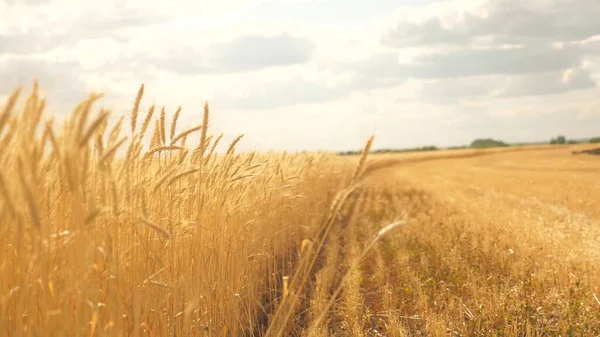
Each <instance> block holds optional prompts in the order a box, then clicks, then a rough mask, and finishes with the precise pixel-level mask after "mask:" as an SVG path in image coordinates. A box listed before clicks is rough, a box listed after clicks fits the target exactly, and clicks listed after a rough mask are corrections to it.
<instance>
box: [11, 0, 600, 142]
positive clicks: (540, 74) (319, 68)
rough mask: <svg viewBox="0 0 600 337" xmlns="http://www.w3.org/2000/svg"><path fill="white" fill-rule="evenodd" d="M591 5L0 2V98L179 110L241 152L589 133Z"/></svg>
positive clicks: (342, 0)
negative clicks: (17, 94) (20, 94)
mask: <svg viewBox="0 0 600 337" xmlns="http://www.w3.org/2000/svg"><path fill="white" fill-rule="evenodd" d="M598 18H600V2H599V1H598V0H568V1H567V0H528V1H520V0H493V1H492V0H446V1H444V0H441V1H440V0H438V1H434V0H393V1H390V0H220V1H218V2H217V1H211V2H209V1H204V0H202V1H190V0H182V1H177V2H171V1H167V0H143V1H139V0H133V1H124V0H107V1H102V2H100V1H74V0H0V102H4V101H5V99H6V97H7V95H8V94H9V93H10V92H11V91H12V90H14V89H15V88H17V87H20V86H23V87H26V88H30V87H31V85H32V83H33V81H34V79H35V78H37V79H38V80H39V83H40V87H41V89H42V90H43V93H44V95H45V96H46V97H47V100H48V104H47V106H48V110H49V113H51V114H53V115H57V116H65V115H67V114H69V113H70V111H71V110H72V108H73V107H74V106H75V105H76V104H77V103H78V102H80V101H81V100H82V99H84V98H85V97H86V96H87V95H88V94H89V93H91V92H102V93H104V98H103V99H102V101H101V104H102V105H103V106H104V107H106V108H109V109H110V110H111V111H112V116H113V118H114V119H116V116H119V115H121V114H129V111H130V110H131V107H132V105H133V100H134V98H135V95H136V93H137V90H138V88H139V86H140V85H141V84H142V83H144V85H145V96H144V100H143V104H142V108H144V109H147V108H148V107H149V106H150V105H151V104H156V105H158V106H164V107H165V109H166V110H167V112H169V113H171V114H172V113H173V112H174V111H175V110H176V109H177V107H178V106H182V114H181V117H180V122H179V127H178V129H181V130H183V129H185V128H187V127H191V126H195V125H197V124H199V123H200V122H201V120H202V106H203V104H204V103H205V102H208V103H209V105H210V107H211V123H210V126H209V127H210V130H212V133H215V134H217V133H224V134H225V136H224V139H225V140H227V139H232V138H234V137H235V136H237V135H238V134H241V133H243V134H244V135H245V136H244V138H243V141H242V142H241V143H240V147H241V148H243V149H245V150H278V151H279V150H288V151H297V150H309V151H312V150H333V151H339V150H353V149H357V148H360V147H361V146H362V145H363V144H364V143H365V141H366V139H367V138H368V137H369V136H370V135H372V134H374V135H375V137H376V138H375V144H374V147H375V148H406V147H415V146H424V145H437V146H452V145H463V144H468V143H470V142H471V141H472V140H473V139H475V138H482V137H486V138H487V137H493V138H497V139H501V140H504V141H507V142H527V141H544V140H549V139H550V138H552V137H555V136H557V135H559V134H561V135H565V136H567V138H586V137H592V136H600V89H599V88H598V86H597V83H598V81H599V80H600V20H598Z"/></svg>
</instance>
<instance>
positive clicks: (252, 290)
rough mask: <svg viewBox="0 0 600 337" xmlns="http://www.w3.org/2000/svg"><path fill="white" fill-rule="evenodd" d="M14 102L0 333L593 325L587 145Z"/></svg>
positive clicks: (486, 331)
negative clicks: (298, 143)
mask: <svg viewBox="0 0 600 337" xmlns="http://www.w3.org/2000/svg"><path fill="white" fill-rule="evenodd" d="M13 97H14V98H15V99H14V100H12V99H8V100H7V102H5V103H4V104H3V105H2V106H0V146H1V147H0V281H1V282H0V336H263V335H266V336H473V335H481V336H558V335H561V336H579V335H583V336H595V335H598V334H600V298H599V296H600V272H599V271H598V268H597V262H598V258H599V257H600V254H599V249H598V247H599V244H600V226H598V222H599V221H600V210H599V209H598V207H597V201H599V200H600V186H599V185H600V179H599V178H600V158H599V157H596V156H589V155H578V156H574V155H572V154H571V151H572V150H573V149H580V148H585V147H583V146H563V147H544V146H541V147H535V148H532V147H526V148H515V149H502V150H486V151H474V150H463V151H442V152H439V153H433V154H426V153H418V154H399V155H373V156H367V153H368V150H369V147H370V146H371V145H372V143H371V141H372V139H370V140H368V142H367V144H366V146H365V152H364V153H363V156H360V157H359V156H357V157H340V156H336V155H335V154H332V153H310V154H274V153H269V154H260V153H242V154H238V153H237V152H236V150H235V146H236V143H237V142H239V141H243V138H241V139H240V138H238V139H236V140H234V141H233V143H231V144H225V146H224V147H223V150H222V151H218V150H215V149H216V148H218V146H219V145H218V143H219V141H220V139H221V138H220V135H213V134H211V132H210V127H209V125H210V115H211V113H212V112H210V109H209V107H208V106H206V108H205V111H204V112H200V113H198V124H199V125H198V126H197V127H192V128H191V129H187V130H186V129H182V128H181V127H178V126H177V117H178V115H179V112H176V109H173V111H165V110H162V109H160V108H159V107H158V106H156V107H153V108H151V109H150V110H149V111H139V108H137V107H138V106H139V101H140V100H141V99H142V97H143V88H142V89H141V90H140V92H139V94H138V98H137V99H136V103H135V104H134V108H133V109H132V111H131V112H130V113H128V114H124V115H123V116H124V118H123V119H122V120H121V122H120V123H117V124H116V125H115V124H111V125H109V123H108V116H109V115H108V112H107V111H102V110H100V111H98V110H97V109H96V108H95V105H94V104H93V101H94V100H95V99H97V98H96V97H90V99H89V100H87V101H86V102H84V103H82V105H80V106H79V107H77V108H76V109H75V110H74V111H73V112H72V113H71V114H70V115H69V116H68V118H67V119H66V122H65V123H64V124H59V123H56V122H53V120H52V119H51V118H50V117H51V116H46V115H45V113H44V105H45V103H44V101H43V99H42V98H41V97H40V96H39V95H38V94H37V92H36V91H35V89H34V91H33V93H32V94H31V95H30V96H29V97H27V95H25V94H24V93H21V95H20V99H17V98H18V97H17V95H16V94H15V95H14V96H13ZM13 102H14V103H15V104H13ZM217 113H218V112H217ZM376 141H377V140H376V139H375V144H376ZM356 145H359V144H356ZM121 153H122V155H120V154H121Z"/></svg>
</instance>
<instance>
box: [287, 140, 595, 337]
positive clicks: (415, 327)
mask: <svg viewBox="0 0 600 337" xmlns="http://www.w3.org/2000/svg"><path fill="white" fill-rule="evenodd" d="M581 149H585V147H582V146H579V147H577V146H575V147H572V146H571V147H569V146H564V147H537V148H523V149H521V150H514V149H512V150H511V149H509V150H504V151H495V150H494V151H455V152H446V153H439V154H434V155H421V156H419V155H415V154H409V155H383V156H379V157H378V156H376V155H375V156H371V157H370V163H371V166H370V168H368V169H367V175H366V177H365V180H364V183H363V185H362V187H361V188H360V189H358V190H357V191H356V192H355V193H354V194H353V195H351V197H350V200H349V202H348V203H347V205H346V207H345V209H344V210H342V212H341V213H342V214H341V215H340V217H339V219H338V221H337V223H336V225H335V226H334V227H333V229H332V235H331V238H330V240H329V242H328V246H327V250H326V254H325V256H324V257H323V261H321V263H320V264H319V266H318V271H317V272H316V273H315V275H314V279H313V284H312V285H311V287H310V290H308V291H307V294H306V301H305V308H304V310H303V311H302V314H301V315H300V316H299V317H298V319H297V320H296V321H295V328H294V331H293V333H294V334H296V335H317V336H326V335H335V336H474V335H480V336H559V335H561V336H597V335H598V334H600V300H599V296H600V271H599V269H598V268H597V262H598V259H599V258H600V207H598V201H599V200H600V161H599V160H598V157H596V156H573V155H572V151H573V150H581ZM398 219H405V220H406V224H405V225H403V226H400V227H399V228H397V229H395V230H394V232H392V233H391V234H389V235H386V236H385V237H384V238H382V239H381V240H380V241H379V242H378V244H377V245H375V246H374V248H373V249H371V250H370V252H369V253H368V254H367V255H366V257H365V258H363V259H362V260H360V261H358V260H357V259H359V257H360V254H361V252H362V251H363V249H364V247H365V246H366V245H367V244H368V242H370V241H371V239H372V238H373V234H375V233H377V232H378V231H379V230H380V229H381V228H382V227H383V226H385V225H386V224H388V223H391V222H392V221H395V220H398ZM352 266H358V267H354V268H353V267H352ZM344 275H345V276H346V277H343V276H344ZM340 284H342V292H341V293H340V295H339V297H338V298H337V300H336V301H335V303H334V305H332V306H330V307H327V305H326V303H327V302H328V300H329V295H330V294H331V293H332V291H333V289H335V288H337V287H338V286H339V285H340ZM323 308H326V309H323ZM323 310H326V311H327V319H326V320H325V321H324V322H323V323H321V324H320V326H319V327H316V328H315V327H314V326H311V320H313V319H314V318H315V317H318V316H319V314H320V313H322V312H323ZM308 331H310V333H308Z"/></svg>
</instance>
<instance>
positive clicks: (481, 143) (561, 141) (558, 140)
mask: <svg viewBox="0 0 600 337" xmlns="http://www.w3.org/2000/svg"><path fill="white" fill-rule="evenodd" d="M587 142H588V141H587V140H586V141H576V140H572V139H567V137H565V136H563V135H559V136H557V137H554V138H552V139H550V144H552V145H565V144H578V143H587ZM589 143H600V137H595V138H592V139H590V140H589ZM531 144H534V143H531ZM531 144H508V143H505V142H503V141H501V140H495V139H492V138H478V139H475V140H474V141H472V142H471V145H462V146H452V147H447V148H438V147H436V146H433V145H428V146H422V147H414V148H408V149H378V150H373V151H371V153H404V152H426V151H438V150H442V149H446V150H456V149H468V148H474V149H481V148H492V147H508V146H523V145H531ZM535 144H538V145H539V144H548V143H544V142H540V143H535ZM360 153H361V151H343V152H339V153H338V154H339V155H346V156H347V155H357V154H360Z"/></svg>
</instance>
